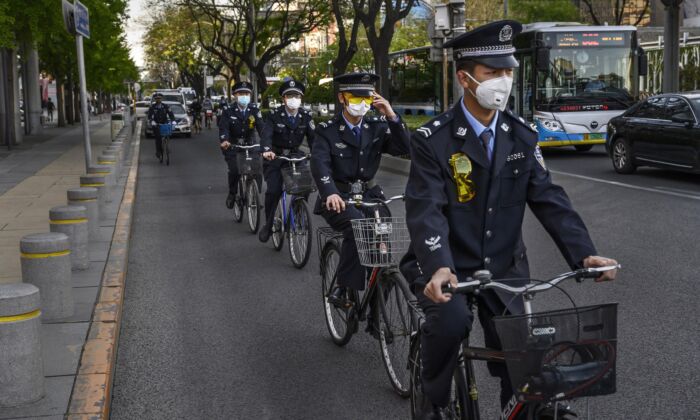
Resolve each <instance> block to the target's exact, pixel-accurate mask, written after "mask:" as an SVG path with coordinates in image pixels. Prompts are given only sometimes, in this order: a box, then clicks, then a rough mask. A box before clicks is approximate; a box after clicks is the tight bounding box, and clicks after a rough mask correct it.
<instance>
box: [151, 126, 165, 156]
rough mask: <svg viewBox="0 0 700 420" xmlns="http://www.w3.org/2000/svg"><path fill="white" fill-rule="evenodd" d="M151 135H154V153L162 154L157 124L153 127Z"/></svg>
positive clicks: (161, 139)
mask: <svg viewBox="0 0 700 420" xmlns="http://www.w3.org/2000/svg"><path fill="white" fill-rule="evenodd" d="M153 136H154V138H155V142H156V155H158V156H162V155H163V138H162V137H161V135H160V127H158V126H155V127H153Z"/></svg>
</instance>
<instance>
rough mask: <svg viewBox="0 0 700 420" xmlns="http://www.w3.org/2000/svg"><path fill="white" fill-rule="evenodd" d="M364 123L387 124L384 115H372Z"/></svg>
mask: <svg viewBox="0 0 700 420" xmlns="http://www.w3.org/2000/svg"><path fill="white" fill-rule="evenodd" d="M363 121H364V122H368V123H377V122H386V117H385V116H384V115H372V116H369V117H367V118H364V120H363Z"/></svg>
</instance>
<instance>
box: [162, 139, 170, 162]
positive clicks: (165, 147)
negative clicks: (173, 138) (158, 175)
mask: <svg viewBox="0 0 700 420" xmlns="http://www.w3.org/2000/svg"><path fill="white" fill-rule="evenodd" d="M163 153H165V165H166V166H170V137H166V138H165V140H164V145H163Z"/></svg>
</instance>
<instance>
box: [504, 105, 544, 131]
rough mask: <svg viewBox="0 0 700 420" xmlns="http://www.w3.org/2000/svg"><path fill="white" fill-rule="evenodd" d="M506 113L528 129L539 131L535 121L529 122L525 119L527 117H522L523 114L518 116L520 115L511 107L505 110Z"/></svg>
mask: <svg viewBox="0 0 700 420" xmlns="http://www.w3.org/2000/svg"><path fill="white" fill-rule="evenodd" d="M505 113H506V114H507V115H508V116H510V117H511V118H512V119H513V121H515V122H518V123H520V125H522V126H523V127H525V128H527V129H528V130H530V131H532V132H534V133H537V132H538V131H537V126H536V125H535V124H534V123H529V122H527V121H525V118H523V117H521V116H518V115H515V113H513V111H511V110H510V109H507V110H506V111H505Z"/></svg>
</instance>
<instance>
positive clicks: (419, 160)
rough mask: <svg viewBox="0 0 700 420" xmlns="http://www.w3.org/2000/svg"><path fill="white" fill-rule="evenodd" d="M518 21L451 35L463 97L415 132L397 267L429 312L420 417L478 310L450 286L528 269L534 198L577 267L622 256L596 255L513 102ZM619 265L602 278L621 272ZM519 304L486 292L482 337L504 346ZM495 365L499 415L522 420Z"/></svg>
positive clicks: (446, 388) (435, 402)
mask: <svg viewBox="0 0 700 420" xmlns="http://www.w3.org/2000/svg"><path fill="white" fill-rule="evenodd" d="M521 28H522V26H521V25H520V23H518V22H515V21H500V22H493V23H490V24H487V25H484V26H481V27H479V28H476V29H474V30H472V31H470V32H467V33H465V34H463V35H461V36H459V37H457V38H455V39H453V40H452V41H450V42H448V43H446V44H445V45H444V47H445V48H450V47H451V48H453V54H454V61H455V63H456V68H457V80H458V81H459V83H460V85H461V86H462V87H463V88H464V97H463V98H461V99H460V101H459V103H458V104H457V105H455V106H454V107H453V108H452V109H451V110H449V111H448V112H445V113H443V114H441V115H439V116H438V117H436V118H435V119H433V120H432V121H430V122H429V123H427V124H425V125H424V126H423V127H421V128H419V129H418V130H416V132H415V133H414V134H413V138H412V142H411V171H410V175H409V179H408V184H407V186H406V223H407V225H408V229H409V232H410V236H411V246H410V248H409V251H408V253H407V254H406V256H405V257H404V259H403V260H402V263H401V271H402V272H403V274H404V276H405V277H406V279H407V280H408V281H409V282H411V283H412V285H413V288H414V292H415V294H416V297H417V298H418V302H419V305H420V306H421V308H422V310H423V311H424V313H425V323H423V325H422V327H421V328H422V330H421V332H422V334H421V349H422V366H423V369H422V371H421V375H420V377H421V381H422V388H423V394H424V395H426V396H427V399H426V400H425V401H424V405H423V407H421V410H422V412H421V413H420V417H419V418H424V419H440V418H442V413H441V409H442V408H443V407H445V405H446V404H447V402H448V398H449V392H450V386H451V383H452V373H453V372H454V370H455V366H456V364H457V357H458V352H459V345H460V343H461V342H462V340H463V339H464V338H466V336H467V334H468V333H469V330H470V329H471V325H472V321H473V318H474V315H473V314H472V313H471V310H470V308H469V306H468V305H467V301H466V297H465V295H463V294H457V295H454V296H452V295H449V294H443V293H442V287H443V286H445V285H446V284H448V283H452V284H453V285H456V283H457V280H458V279H459V280H460V281H463V280H464V279H465V278H466V277H467V276H471V275H472V274H473V273H474V272H475V271H476V270H482V269H485V270H489V271H491V273H492V274H493V276H494V279H505V278H521V279H527V278H529V276H530V273H529V268H528V262H527V257H526V255H525V246H524V244H523V241H522V233H521V231H522V223H523V216H524V213H525V204H526V203H527V204H528V206H529V207H530V209H531V210H532V212H533V213H534V214H535V216H536V217H537V218H538V219H539V220H540V222H541V223H542V224H543V225H544V227H545V229H546V230H547V232H548V233H549V234H550V235H551V236H552V238H553V239H554V241H555V242H556V244H557V246H558V247H559V250H560V251H561V253H562V255H563V256H564V258H565V259H566V262H567V263H568V264H569V265H570V266H571V267H573V268H581V267H602V266H609V265H614V264H616V261H614V260H611V259H609V258H604V257H598V256H596V254H597V252H596V249H595V247H594V246H593V242H592V241H591V238H590V236H589V234H588V231H587V230H586V226H585V225H584V223H583V220H582V219H581V217H580V216H579V215H578V214H577V213H576V211H575V210H574V209H573V208H572V206H571V202H570V201H569V198H568V197H567V195H566V193H565V192H564V190H563V189H562V188H561V187H559V186H557V185H555V184H553V183H552V179H551V177H550V174H549V171H548V170H547V167H546V165H545V162H544V159H543V158H542V153H541V152H540V150H539V147H538V146H537V132H536V130H535V129H534V128H531V126H530V125H528V124H527V123H525V122H524V120H523V119H522V118H518V117H517V116H515V115H514V114H512V113H511V112H510V111H507V110H506V108H507V102H508V98H509V96H510V89H511V85H512V82H513V79H512V77H513V68H515V67H518V65H519V64H518V62H517V61H516V60H515V57H514V56H513V52H514V51H515V48H514V47H513V44H512V39H513V38H514V37H515V36H516V35H517V34H518V33H519V32H520V31H521ZM615 274H616V273H615V271H610V272H606V273H605V274H603V275H602V276H601V278H599V279H598V280H599V281H601V280H613V279H614V278H615ZM524 283H526V280H523V281H522V283H521V284H518V283H517V282H509V283H508V284H509V285H512V286H521V285H523V284H524ZM522 305H523V304H522V300H516V299H513V298H512V295H509V294H507V293H505V292H503V293H501V292H494V291H493V290H487V291H483V292H482V293H480V294H479V295H478V310H479V321H480V323H481V325H482V327H483V330H484V342H485V344H486V347H489V348H494V349H500V348H501V343H500V341H499V340H498V336H497V334H496V331H495V328H494V323H493V316H494V315H500V314H502V313H503V312H504V311H506V312H507V313H521V312H522V310H523V306H522ZM488 369H489V372H490V373H491V375H493V376H496V377H499V378H500V381H501V398H500V400H501V407H502V410H503V413H502V417H501V418H504V419H512V418H514V417H512V415H515V414H516V413H511V412H512V411H513V408H514V407H515V406H516V403H517V400H516V397H515V395H514V394H513V392H512V387H511V383H510V380H509V377H508V372H507V370H506V366H505V364H502V363H489V365H488ZM560 414H563V413H560ZM516 418H520V417H516Z"/></svg>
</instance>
